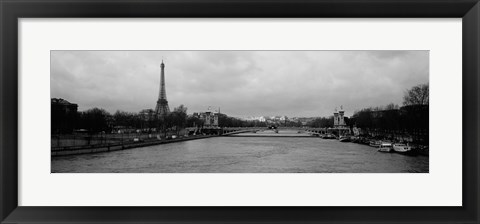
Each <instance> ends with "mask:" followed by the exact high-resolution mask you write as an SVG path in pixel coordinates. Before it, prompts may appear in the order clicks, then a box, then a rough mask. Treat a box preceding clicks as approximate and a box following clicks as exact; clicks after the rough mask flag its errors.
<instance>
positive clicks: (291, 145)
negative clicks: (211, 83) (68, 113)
mask: <svg viewBox="0 0 480 224" xmlns="http://www.w3.org/2000/svg"><path fill="white" fill-rule="evenodd" d="M285 133H287V134H285ZM295 133H296V132H295ZM295 133H294V132H289V131H286V132H283V134H282V131H281V132H280V133H279V134H277V136H280V137H269V136H268V135H270V134H273V135H275V133H273V132H272V133H268V132H261V133H260V132H259V133H257V134H256V135H259V136H260V135H262V137H249V136H241V135H240V136H237V137H212V138H206V139H199V140H192V141H184V142H177V143H170V144H162V145H156V146H149V147H143V148H135V149H129V150H123V151H114V152H107V153H97V154H84V155H74V156H65V157H54V158H52V172H54V173H64V172H66V173H70V172H72V173H405V172H422V173H425V172H426V173H428V172H429V168H428V167H429V165H428V157H427V156H407V155H402V154H397V153H382V152H377V149H375V148H372V147H370V146H366V145H360V144H356V143H343V142H339V141H338V140H329V139H321V138H313V137H301V136H302V134H298V136H299V137H288V135H296V134H295ZM282 135H284V136H282Z"/></svg>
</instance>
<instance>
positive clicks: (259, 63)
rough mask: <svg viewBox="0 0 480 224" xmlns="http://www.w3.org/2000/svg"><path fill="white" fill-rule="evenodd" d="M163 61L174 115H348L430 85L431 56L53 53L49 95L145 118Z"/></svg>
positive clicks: (153, 102) (374, 53) (156, 90)
mask: <svg viewBox="0 0 480 224" xmlns="http://www.w3.org/2000/svg"><path fill="white" fill-rule="evenodd" d="M162 58H163V60H164V63H165V81H166V94H167V99H168V103H169V105H170V109H171V110H173V109H174V108H175V107H178V106H179V105H180V104H183V105H185V106H186V107H187V108H188V113H189V114H191V113H193V112H202V111H206V110H207V109H208V107H212V109H213V108H215V109H217V108H220V109H221V112H222V113H225V114H227V115H229V116H236V117H248V116H276V115H280V116H284V115H285V116H288V117H318V116H330V115H332V114H333V112H334V110H335V108H340V106H341V105H343V108H344V110H345V111H346V113H345V114H346V116H351V115H352V114H353V112H354V111H355V110H359V109H363V108H366V107H376V106H385V105H387V104H389V103H394V104H398V105H399V106H401V105H402V101H403V95H404V93H405V92H406V91H407V90H408V89H410V88H412V87H413V86H416V85H419V84H425V83H429V52H428V51H52V52H51V97H52V98H63V99H65V100H68V101H70V102H72V103H76V104H78V105H79V111H84V110H87V109H90V108H94V107H98V108H103V109H105V110H107V111H108V112H110V113H115V111H117V110H122V111H128V112H139V111H141V110H143V109H155V105H156V101H157V98H158V94H159V88H160V86H159V85H160V64H161V61H162Z"/></svg>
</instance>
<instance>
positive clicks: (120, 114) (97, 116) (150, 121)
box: [52, 105, 187, 134]
mask: <svg viewBox="0 0 480 224" xmlns="http://www.w3.org/2000/svg"><path fill="white" fill-rule="evenodd" d="M66 123H68V124H69V125H68V127H71V128H70V129H58V128H52V132H54V134H59V133H58V132H60V133H70V132H72V131H73V130H74V129H76V130H81V129H84V130H86V131H88V132H91V133H98V132H106V133H108V132H111V131H113V130H115V129H141V130H153V129H159V128H166V129H181V128H183V127H185V125H186V124H187V108H186V107H185V106H183V105H180V106H179V107H177V108H175V109H174V110H173V111H172V112H171V113H169V114H168V115H167V116H165V117H158V116H155V113H154V111H153V110H144V111H141V112H140V113H130V112H125V111H116V112H115V113H114V114H110V113H109V112H108V111H106V110H104V109H101V108H92V109H89V110H86V111H83V112H72V113H70V114H69V116H68V117H67V116H52V127H57V126H59V127H60V126H61V125H64V124H66ZM55 132H57V133H55Z"/></svg>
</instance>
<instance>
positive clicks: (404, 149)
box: [392, 143, 412, 153]
mask: <svg viewBox="0 0 480 224" xmlns="http://www.w3.org/2000/svg"><path fill="white" fill-rule="evenodd" d="M392 147H393V151H395V152H398V153H409V152H410V151H411V150H412V147H410V146H408V145H405V144H403V143H395V144H393V146H392Z"/></svg>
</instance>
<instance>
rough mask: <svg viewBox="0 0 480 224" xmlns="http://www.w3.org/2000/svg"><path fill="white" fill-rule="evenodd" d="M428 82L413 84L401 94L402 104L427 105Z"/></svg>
mask: <svg viewBox="0 0 480 224" xmlns="http://www.w3.org/2000/svg"><path fill="white" fill-rule="evenodd" d="M428 92H429V89H428V84H421V85H418V86H414V87H413V88H411V89H410V90H408V91H407V92H406V93H405V96H403V105H405V106H409V105H428Z"/></svg>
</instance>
